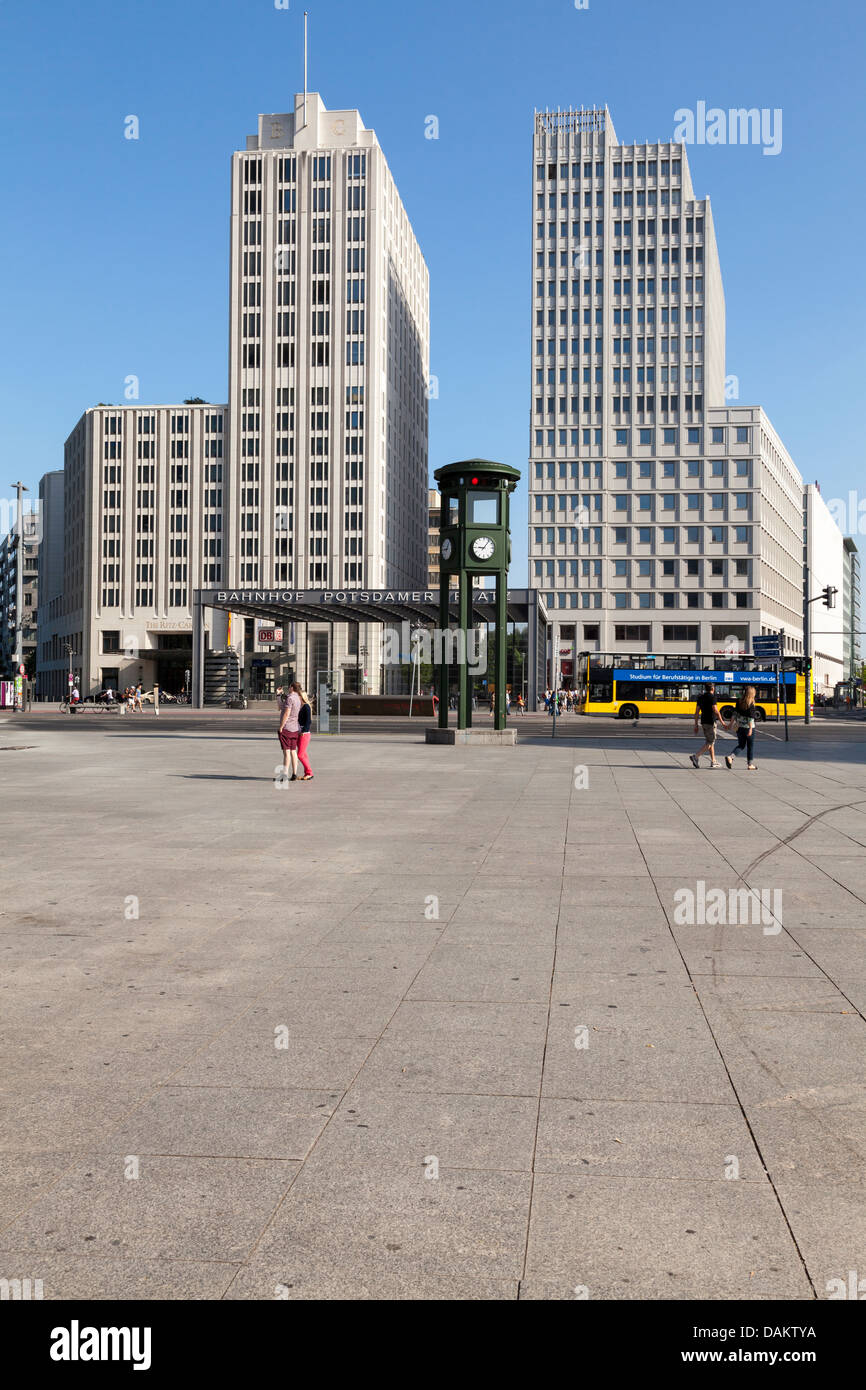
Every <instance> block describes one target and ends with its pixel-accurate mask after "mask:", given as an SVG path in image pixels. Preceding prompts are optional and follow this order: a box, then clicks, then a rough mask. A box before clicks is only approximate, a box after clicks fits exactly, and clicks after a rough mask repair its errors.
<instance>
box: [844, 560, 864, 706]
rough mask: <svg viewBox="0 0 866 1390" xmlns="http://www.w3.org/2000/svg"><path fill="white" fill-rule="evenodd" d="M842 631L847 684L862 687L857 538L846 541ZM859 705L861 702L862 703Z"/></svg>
mask: <svg viewBox="0 0 866 1390" xmlns="http://www.w3.org/2000/svg"><path fill="white" fill-rule="evenodd" d="M843 546H844V555H843V565H842V631H843V660H844V667H845V677H844V678H845V680H846V681H851V682H852V683H856V684H857V686H860V684H861V678H862V671H863V656H862V652H861V648H860V553H859V551H858V549H857V545H856V542H855V540H854V537H853V536H846V537H845V539H844V541H843ZM858 702H859V701H858Z"/></svg>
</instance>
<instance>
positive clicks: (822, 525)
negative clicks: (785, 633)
mask: <svg viewBox="0 0 866 1390" xmlns="http://www.w3.org/2000/svg"><path fill="white" fill-rule="evenodd" d="M844 570H845V546H844V538H843V536H842V532H841V531H840V530H839V527H838V526H837V524H836V522H835V520H834V518H833V515H832V513H831V511H830V508H829V507H828V506H827V503H826V502H825V501H824V499H823V497H822V496H821V489H820V487H819V485H818V484H817V483H809V484H808V485H807V486H806V488H805V490H804V493H803V571H802V572H803V608H804V618H805V626H806V631H807V646H808V655H809V656H810V657H811V658H812V681H813V686H814V690H815V694H816V695H823V696H824V697H825V698H827V699H831V698H832V697H833V695H834V694H835V689H836V685H837V683H838V682H839V681H842V680H845V679H846V678H847V676H848V672H847V670H846V668H845V635H844V610H843V594H842V588H843V583H844ZM827 587H830V588H832V589H835V590H836V594H835V601H834V606H833V607H832V608H827V607H825V606H824V604H823V603H822V602H820V600H819V601H818V602H814V600H815V599H818V596H819V594H820V593H821V592H822V590H824V589H826V588H827Z"/></svg>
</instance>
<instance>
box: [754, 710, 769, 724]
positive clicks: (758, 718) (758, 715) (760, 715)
mask: <svg viewBox="0 0 866 1390" xmlns="http://www.w3.org/2000/svg"><path fill="white" fill-rule="evenodd" d="M766 719H767V711H766V710H763V709H761V706H760V705H755V723H756V724H764V723H765V722H766Z"/></svg>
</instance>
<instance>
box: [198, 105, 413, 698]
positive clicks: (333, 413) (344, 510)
mask: <svg viewBox="0 0 866 1390" xmlns="http://www.w3.org/2000/svg"><path fill="white" fill-rule="evenodd" d="M428 379H429V276H428V271H427V267H426V265H425V262H424V258H423V256H422V255H421V251H420V248H419V246H418V242H417V240H416V238H415V234H414V232H413V230H412V226H411V223H410V222H409V218H408V216H407V214H406V210H405V208H404V206H403V203H402V201H401V199H400V195H399V193H398V191H397V187H396V185H395V183H394V179H393V176H392V174H391V171H390V169H389V168H388V164H387V161H386V159H385V156H384V153H383V152H382V149H381V147H380V145H379V143H378V141H377V139H376V136H375V134H374V132H373V131H372V130H367V129H366V128H365V126H364V123H363V121H362V120H361V116H360V114H359V112H358V111H351V110H346V111H328V110H327V109H326V108H325V106H324V104H323V102H322V100H321V97H320V96H318V95H317V94H316V93H315V92H310V93H308V94H307V95H306V96H304V95H303V94H298V95H297V96H296V97H295V102H294V110H293V111H291V112H287V113H281V114H278V115H265V116H260V117H259V123H258V130H257V133H256V134H255V135H252V136H249V137H248V139H247V146H246V150H245V151H243V152H240V153H237V154H235V155H234V157H233V159H232V237H231V313H230V326H229V419H230V435H229V454H230V457H231V459H232V461H233V466H232V469H231V471H230V476H229V479H228V488H227V518H226V532H225V539H226V557H225V558H226V573H227V574H228V575H231V576H232V579H231V582H232V583H234V584H239V585H243V586H245V587H247V588H249V587H254V588H255V587H261V586H274V585H281V586H284V587H290V588H295V589H305V588H322V589H332V590H342V589H351V588H355V589H363V588H369V587H384V588H388V587H391V586H397V587H399V588H418V587H419V586H420V587H422V588H423V587H424V585H425V583H426V576H427V554H426V552H427V509H426V496H427V413H428V401H427V387H428ZM333 631H334V634H335V635H334V638H333V642H331V633H332V630H331V629H330V628H328V627H326V626H323V627H321V628H318V627H316V626H314V625H311V626H310V627H309V628H308V629H307V630H306V634H305V637H304V638H303V640H302V641H300V642H299V647H298V651H297V668H298V670H299V672H300V673H301V675H302V677H303V678H305V679H313V678H314V677H315V672H316V670H320V669H328V668H342V670H343V681H344V683H345V684H346V685H347V686H348V687H352V685H353V680H354V679H355V678H356V673H357V672H358V670H359V669H361V668H360V663H359V661H358V649H359V646H360V647H363V648H365V649H366V650H367V652H368V661H367V666H368V669H369V670H371V671H373V672H376V671H378V666H379V660H378V655H377V651H378V644H379V641H380V630H379V629H378V628H377V627H373V626H367V625H361V626H360V628H358V627H354V628H341V629H334V630H333ZM368 688H369V689H371V690H374V691H375V689H377V688H378V687H377V685H376V684H372V685H369V686H368Z"/></svg>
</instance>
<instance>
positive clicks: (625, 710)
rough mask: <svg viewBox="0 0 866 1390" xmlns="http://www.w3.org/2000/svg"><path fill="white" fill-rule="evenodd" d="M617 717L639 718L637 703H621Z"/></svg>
mask: <svg viewBox="0 0 866 1390" xmlns="http://www.w3.org/2000/svg"><path fill="white" fill-rule="evenodd" d="M619 717H620V719H640V710H639V709H638V707H637V705H623V706H622V709H621V710H620V712H619Z"/></svg>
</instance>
